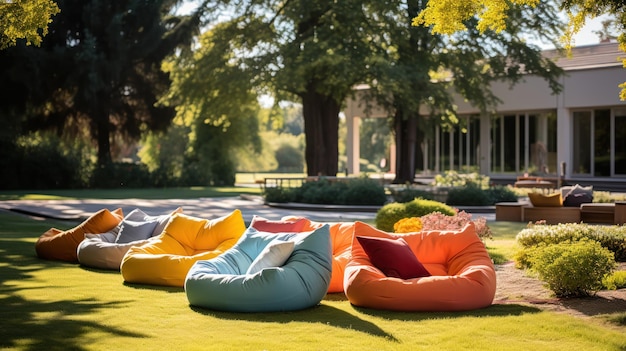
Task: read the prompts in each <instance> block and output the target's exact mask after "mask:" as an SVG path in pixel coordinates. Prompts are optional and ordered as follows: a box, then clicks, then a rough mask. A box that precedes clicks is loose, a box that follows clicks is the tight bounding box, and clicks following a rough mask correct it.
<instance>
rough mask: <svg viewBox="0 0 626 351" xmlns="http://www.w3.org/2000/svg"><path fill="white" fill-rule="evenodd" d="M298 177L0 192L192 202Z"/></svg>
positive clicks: (253, 191) (252, 191) (254, 191)
mask: <svg viewBox="0 0 626 351" xmlns="http://www.w3.org/2000/svg"><path fill="white" fill-rule="evenodd" d="M305 176H306V174H300V173H237V174H236V175H235V184H237V185H239V186H233V187H208V186H195V187H175V188H160V189H155V188H118V189H60V190H2V191H0V201H2V200H63V199H133V198H137V199H195V198H201V197H228V196H239V195H241V194H249V195H259V194H260V193H261V187H260V185H259V184H257V183H256V181H260V180H263V179H264V178H268V177H272V178H298V177H305Z"/></svg>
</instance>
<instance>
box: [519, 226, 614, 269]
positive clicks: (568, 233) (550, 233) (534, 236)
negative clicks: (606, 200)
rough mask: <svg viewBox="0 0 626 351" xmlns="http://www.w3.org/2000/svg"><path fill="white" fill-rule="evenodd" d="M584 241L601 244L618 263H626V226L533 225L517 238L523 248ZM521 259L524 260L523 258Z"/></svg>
mask: <svg viewBox="0 0 626 351" xmlns="http://www.w3.org/2000/svg"><path fill="white" fill-rule="evenodd" d="M582 239H590V240H594V241H597V242H599V243H600V244H601V245H602V246H603V247H605V248H607V249H608V250H609V251H611V252H613V253H614V255H615V260H616V261H619V262H626V226H617V225H588V224H584V223H568V224H557V225H531V226H530V227H528V228H526V229H523V230H522V231H520V232H519V233H518V234H517V236H516V241H517V243H518V244H519V245H520V246H521V247H522V248H529V247H534V246H538V245H540V244H558V243H561V242H574V241H579V240H582ZM522 256H523V253H522ZM521 258H522V259H523V257H521Z"/></svg>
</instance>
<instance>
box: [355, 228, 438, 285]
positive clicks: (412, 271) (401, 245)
mask: <svg viewBox="0 0 626 351" xmlns="http://www.w3.org/2000/svg"><path fill="white" fill-rule="evenodd" d="M356 239H357V240H358V241H359V244H361V246H362V247H363V250H365V253H366V254H367V256H368V257H369V258H370V261H371V262H372V264H373V265H374V266H375V267H376V268H378V269H380V270H381V271H382V272H383V273H384V274H385V275H386V276H388V277H395V278H400V279H411V278H420V277H429V276H430V273H429V272H428V270H426V268H424V265H422V263H421V262H420V261H419V260H418V259H417V257H415V254H413V251H411V248H410V247H409V244H407V242H406V241H405V240H404V239H402V238H398V239H387V238H376V237H366V236H357V237H356Z"/></svg>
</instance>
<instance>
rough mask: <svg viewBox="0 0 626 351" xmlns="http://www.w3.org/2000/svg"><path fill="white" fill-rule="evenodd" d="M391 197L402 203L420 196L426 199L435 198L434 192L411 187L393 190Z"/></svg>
mask: <svg viewBox="0 0 626 351" xmlns="http://www.w3.org/2000/svg"><path fill="white" fill-rule="evenodd" d="M391 197H392V198H393V201H394V202H401V203H404V202H410V201H413V200H415V199H418V198H421V199H426V200H433V199H434V197H433V194H432V193H430V192H428V191H425V190H419V189H411V188H409V187H406V188H404V189H398V190H394V191H392V193H391Z"/></svg>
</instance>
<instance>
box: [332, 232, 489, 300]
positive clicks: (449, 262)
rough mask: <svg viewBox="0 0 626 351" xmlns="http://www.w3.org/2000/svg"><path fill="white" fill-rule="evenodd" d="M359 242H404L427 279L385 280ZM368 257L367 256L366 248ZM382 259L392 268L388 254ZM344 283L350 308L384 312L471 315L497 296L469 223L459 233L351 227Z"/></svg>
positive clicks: (485, 258)
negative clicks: (350, 249) (349, 250)
mask: <svg viewBox="0 0 626 351" xmlns="http://www.w3.org/2000/svg"><path fill="white" fill-rule="evenodd" d="M359 237H364V239H361V240H372V238H374V239H382V240H392V241H393V243H398V242H400V239H403V240H404V241H405V242H406V244H408V248H409V249H410V251H411V252H412V253H413V254H414V255H415V257H414V258H417V261H419V263H421V265H422V266H423V268H425V269H426V270H427V272H426V273H429V274H430V276H422V277H415V278H409V279H402V278H398V277H395V276H393V275H392V276H386V275H385V274H384V273H383V272H382V271H381V269H379V268H377V267H376V266H374V265H373V264H372V261H371V260H370V256H368V254H367V253H366V251H365V249H364V248H363V246H362V244H361V243H360V241H359V240H360V239H359ZM368 246H369V244H368ZM369 252H370V255H372V251H371V249H370V251H369ZM383 254H386V255H387V256H388V258H387V259H388V262H385V263H386V264H390V265H393V264H394V260H396V261H397V260H398V258H399V255H396V254H395V253H392V252H386V253H385V252H383ZM372 256H373V255H372ZM381 257H383V258H384V257H385V256H384V255H383V256H380V252H379V253H377V254H376V257H374V258H376V259H377V260H380V259H381ZM379 266H381V264H380V263H379ZM387 268H388V267H385V269H387ZM401 269H402V267H400V270H401ZM344 279H345V280H344V286H345V293H346V296H347V298H348V300H349V301H350V303H352V304H353V305H355V306H361V307H368V308H374V309H383V310H395V311H465V310H473V309H478V308H483V307H487V306H489V305H491V303H492V302H493V298H494V296H495V292H496V272H495V268H494V265H493V262H492V261H491V259H490V257H489V255H488V253H487V250H486V248H485V245H484V244H483V243H482V241H481V240H480V238H479V237H478V235H477V234H476V229H475V227H474V224H473V223H469V224H468V225H466V226H465V227H464V228H463V229H461V230H458V231H425V232H417V233H408V234H391V233H387V232H384V231H381V230H378V229H376V228H374V227H372V226H370V225H368V224H366V223H362V222H356V224H355V227H354V239H353V241H352V258H351V259H350V262H348V264H347V265H346V270H345V275H344Z"/></svg>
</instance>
